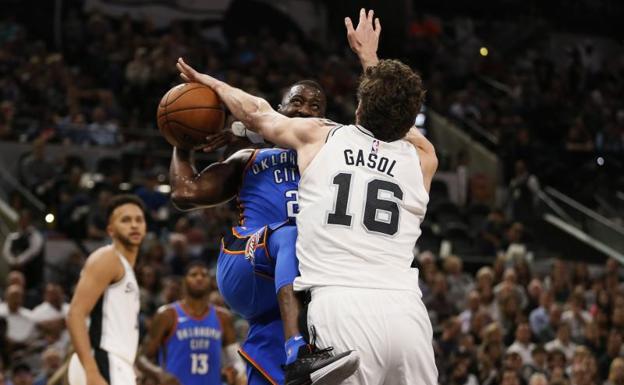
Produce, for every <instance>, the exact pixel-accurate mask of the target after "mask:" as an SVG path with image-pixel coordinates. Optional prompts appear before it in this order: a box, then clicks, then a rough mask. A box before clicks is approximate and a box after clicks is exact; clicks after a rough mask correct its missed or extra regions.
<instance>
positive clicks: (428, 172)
mask: <svg viewBox="0 0 624 385" xmlns="http://www.w3.org/2000/svg"><path fill="white" fill-rule="evenodd" d="M405 140H407V141H408V142H410V143H411V144H412V145H413V146H414V147H416V151H417V152H418V157H419V158H420V167H421V169H422V173H423V181H424V183H425V189H426V190H427V192H429V189H430V188H431V181H432V180H433V175H434V174H435V172H436V170H437V169H438V157H437V156H436V153H435V148H434V147H433V144H431V142H430V141H429V140H427V138H425V136H424V135H423V134H422V133H421V132H420V131H419V130H418V128H416V127H412V128H411V129H410V130H409V131H408V133H407V135H405Z"/></svg>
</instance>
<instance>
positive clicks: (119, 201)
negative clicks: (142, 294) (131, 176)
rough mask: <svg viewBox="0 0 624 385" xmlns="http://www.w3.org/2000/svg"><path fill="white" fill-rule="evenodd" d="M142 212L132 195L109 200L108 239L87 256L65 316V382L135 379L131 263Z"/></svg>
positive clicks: (116, 383) (81, 384) (124, 383)
mask: <svg viewBox="0 0 624 385" xmlns="http://www.w3.org/2000/svg"><path fill="white" fill-rule="evenodd" d="M144 212H145V207H144V205H143V202H142V201H141V200H140V199H139V198H138V197H136V196H134V195H119V196H116V197H114V198H113V200H112V201H111V203H110V206H109V209H108V216H107V217H108V227H107V232H108V235H109V236H110V237H111V239H112V244H111V245H109V246H104V247H101V248H99V249H97V250H96V251H94V252H93V253H92V254H91V255H90V256H89V258H88V259H87V262H86V264H85V266H84V268H83V270H82V273H81V275H80V280H79V281H78V285H77V286H76V291H75V292H74V297H73V298H72V301H71V304H70V308H69V314H68V315H67V327H68V329H69V333H70V335H71V339H72V344H73V346H74V349H75V351H76V353H75V354H74V356H73V357H72V358H71V360H70V364H69V370H68V380H69V384H70V385H105V384H107V385H134V384H136V379H135V374H134V360H135V357H136V353H137V348H138V344H139V326H138V319H139V309H140V303H139V286H138V284H137V281H136V278H135V276H134V271H133V267H134V264H135V262H136V258H137V255H138V253H139V247H140V246H141V242H142V241H143V238H145V232H146V224H145V215H144ZM89 317H90V324H89V327H88V328H87V318H89Z"/></svg>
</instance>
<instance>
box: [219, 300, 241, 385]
mask: <svg viewBox="0 0 624 385" xmlns="http://www.w3.org/2000/svg"><path fill="white" fill-rule="evenodd" d="M216 310H217V316H218V317H219V321H220V322H221V330H222V332H223V334H222V342H223V358H224V362H223V364H224V365H223V366H224V367H225V366H230V367H232V368H233V369H234V370H236V381H235V384H236V385H244V384H247V375H246V370H245V363H244V362H243V360H242V359H241V357H240V355H239V354H238V349H239V345H238V341H236V330H235V329H234V321H233V319H232V315H231V313H230V312H229V311H227V310H226V309H222V308H220V307H217V308H216Z"/></svg>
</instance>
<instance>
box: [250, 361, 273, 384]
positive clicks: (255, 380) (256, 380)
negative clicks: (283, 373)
mask: <svg viewBox="0 0 624 385" xmlns="http://www.w3.org/2000/svg"><path fill="white" fill-rule="evenodd" d="M249 368H250V369H249V370H247V385H275V384H274V383H272V382H270V381H269V380H267V379H266V377H264V376H263V375H262V373H260V372H259V371H258V369H256V368H254V367H253V366H251V365H250V366H249Z"/></svg>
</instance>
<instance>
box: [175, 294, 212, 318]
mask: <svg viewBox="0 0 624 385" xmlns="http://www.w3.org/2000/svg"><path fill="white" fill-rule="evenodd" d="M181 302H182V305H183V306H184V310H186V311H187V312H189V313H190V314H189V315H190V316H192V317H201V316H203V315H204V314H206V312H207V311H208V308H209V307H210V305H209V304H208V297H201V298H191V297H189V296H187V297H184V298H183V299H182V301H181Z"/></svg>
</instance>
